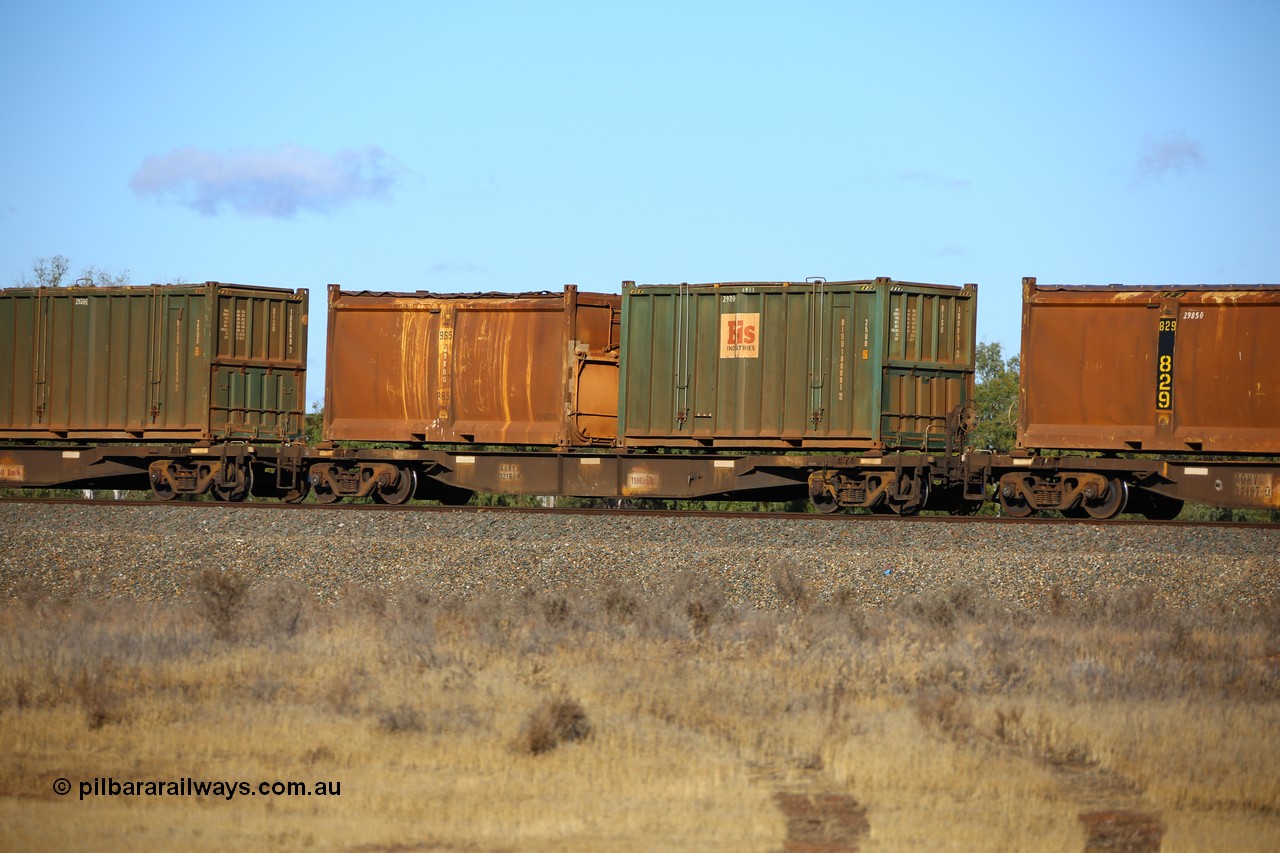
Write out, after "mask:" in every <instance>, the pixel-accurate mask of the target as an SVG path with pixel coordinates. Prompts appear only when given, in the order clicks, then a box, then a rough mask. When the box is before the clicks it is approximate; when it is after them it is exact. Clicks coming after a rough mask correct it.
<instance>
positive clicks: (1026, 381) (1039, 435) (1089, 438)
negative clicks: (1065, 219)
mask: <svg viewBox="0 0 1280 853" xmlns="http://www.w3.org/2000/svg"><path fill="white" fill-rule="evenodd" d="M1277 341H1280V286H1277V285H1250V286H1235V285H1221V286H1219V285H1212V286H1208V285H1200V286H1167V285H1162V286H1146V285H1143V286H1131V287H1125V286H1119V285H1109V286H1105V287H1083V286H1061V285H1039V284H1037V283H1036V280H1035V279H1034V278H1027V279H1024V280H1023V315H1022V389H1021V401H1020V409H1019V446H1021V447H1024V448H1052V449H1061V450H1097V451H1134V452H1155V453H1179V454H1184V453H1191V454H1198V453H1205V454H1209V453H1213V454H1251V455H1271V454H1280V357H1277V355H1276V344H1277Z"/></svg>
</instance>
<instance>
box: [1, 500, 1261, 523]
mask: <svg viewBox="0 0 1280 853" xmlns="http://www.w3.org/2000/svg"><path fill="white" fill-rule="evenodd" d="M0 502H5V503H30V504H47V505H68V506H94V507H159V506H165V507H176V508H181V509H186V510H191V511H196V512H198V511H200V510H202V509H215V508H221V509H253V510H264V511H268V512H343V511H356V512H362V513H415V512H417V513H437V514H454V513H456V514H461V515H467V514H477V515H478V514H485V513H510V514H514V515H535V516H536V515H547V516H556V515H563V516H584V517H592V516H596V517H608V516H621V517H642V518H643V517H649V518H693V519H697V518H701V519H742V520H748V519H755V520H765V519H767V520H775V521H812V522H821V523H824V524H857V523H861V522H876V521H890V522H894V523H902V524H952V525H982V524H995V525H1010V524H1012V525H1030V526H1036V525H1086V526H1090V527H1107V528H1112V527H1172V528H1197V527H1204V528H1224V529H1226V528H1243V529H1253V530H1280V523H1272V522H1249V521H1177V520H1174V521H1160V520H1151V519H1146V518H1115V519H1109V520H1095V519H1090V518H1057V517H1042V516H1031V517H1027V518H1010V517H1007V516H993V515H969V516H965V515H960V516H954V515H948V514H943V513H939V514H927V513H921V514H919V515H912V516H895V515H882V514H875V513H865V512H863V513H812V512H756V511H722V510H667V509H637V508H631V507H619V508H609V507H602V508H582V507H524V506H470V505H468V506H444V505H439V504H425V503H406V504H400V505H389V504H379V503H372V502H370V503H346V502H343V503H330V504H321V503H302V504H290V503H283V502H280V501H244V502H238V503H224V502H220V501H206V500H190V501H187V500H176V501H154V500H113V499H101V500H100V499H90V500H85V499H79V498H3V499H0Z"/></svg>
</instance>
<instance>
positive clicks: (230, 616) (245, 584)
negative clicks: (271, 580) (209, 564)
mask: <svg viewBox="0 0 1280 853" xmlns="http://www.w3.org/2000/svg"><path fill="white" fill-rule="evenodd" d="M252 585H253V581H252V580H251V579H250V578H248V577H246V576H245V575H242V574H241V573H240V572H239V571H237V570H236V569H221V570H220V569H214V568H207V569H205V570H204V571H202V572H200V574H198V575H196V579H195V590H196V604H197V606H198V607H199V610H200V614H201V615H202V616H204V618H205V620H206V621H208V623H209V626H210V627H211V628H213V633H214V636H215V637H217V638H218V639H219V640H232V639H234V638H235V634H236V623H237V622H238V621H239V619H240V616H241V613H242V611H243V610H244V608H245V606H246V605H247V604H248V597H249V587H250V586H252Z"/></svg>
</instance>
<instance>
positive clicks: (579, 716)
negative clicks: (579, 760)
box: [515, 695, 591, 755]
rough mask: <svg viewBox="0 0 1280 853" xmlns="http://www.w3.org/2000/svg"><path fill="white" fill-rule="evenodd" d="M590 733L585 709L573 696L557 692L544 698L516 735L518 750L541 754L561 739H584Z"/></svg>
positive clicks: (567, 740)
mask: <svg viewBox="0 0 1280 853" xmlns="http://www.w3.org/2000/svg"><path fill="white" fill-rule="evenodd" d="M590 736H591V723H590V722H589V721H588V720H587V712H586V711H584V710H583V708H582V705H581V704H580V703H579V702H578V701H577V700H576V699H570V698H569V697H567V696H563V695H562V696H557V697H553V698H550V699H547V700H546V701H544V702H543V703H542V704H541V705H539V706H538V707H537V708H536V709H535V710H534V711H533V712H532V713H531V714H530V715H529V716H528V717H527V718H526V719H525V721H524V725H523V726H521V728H520V734H519V736H518V737H517V738H516V742H515V748H516V751H518V752H524V753H527V754H529V755H542V754H543V753H546V752H550V751H551V750H553V749H555V748H556V747H558V746H560V744H562V743H572V742H574V741H579V740H585V739H587V738H589V737H590Z"/></svg>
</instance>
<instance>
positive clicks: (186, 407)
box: [0, 282, 307, 441]
mask: <svg viewBox="0 0 1280 853" xmlns="http://www.w3.org/2000/svg"><path fill="white" fill-rule="evenodd" d="M306 325H307V293H306V291H305V290H299V291H297V292H294V291H290V290H282V289H277V288H263V287H250V286H245V285H228V284H221V283H218V282H206V283H205V284H199V285H167V286H162V285H152V286H149V287H70V288H12V289H9V290H3V291H0V438H49V439H83V440H93V441H99V440H108V441H109V440H122V441H133V440H152V439H165V438H172V439H189V440H231V439H253V440H281V441H291V440H296V439H300V438H301V437H302V435H303V420H304V417H305V414H306V412H305V406H306V393H305V384H304V383H305V374H306V359H307V334H306Z"/></svg>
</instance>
